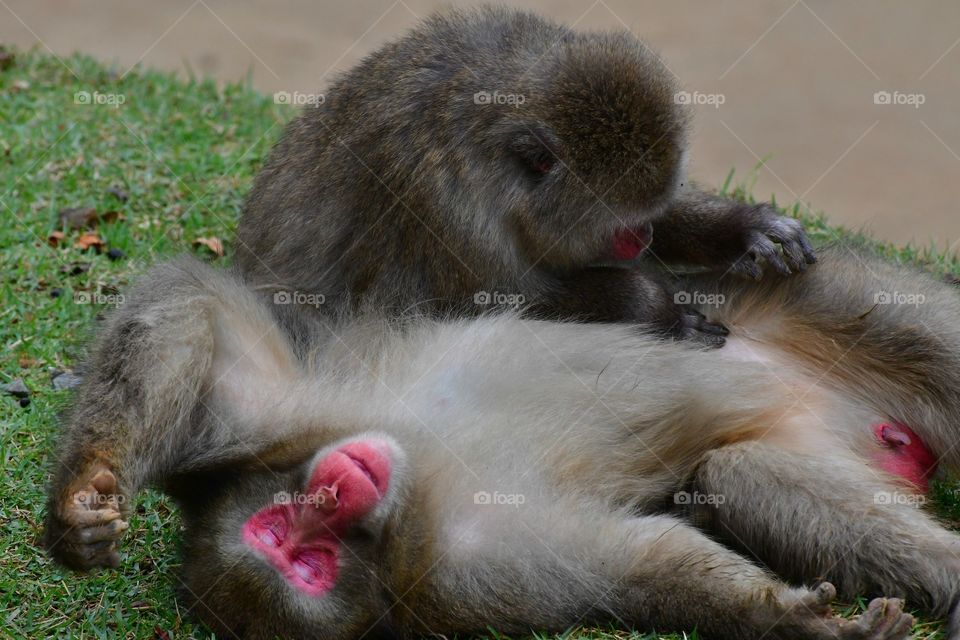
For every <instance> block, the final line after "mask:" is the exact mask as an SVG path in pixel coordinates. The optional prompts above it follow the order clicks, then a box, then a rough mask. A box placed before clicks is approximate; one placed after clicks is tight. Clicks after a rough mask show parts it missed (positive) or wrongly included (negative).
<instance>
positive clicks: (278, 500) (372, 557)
mask: <svg viewBox="0 0 960 640" xmlns="http://www.w3.org/2000/svg"><path fill="white" fill-rule="evenodd" d="M404 465H405V462H404V456H403V452H402V451H401V449H400V448H399V446H398V445H397V444H396V442H395V441H394V440H392V439H391V438H389V437H386V436H380V435H364V436H361V437H358V438H353V439H350V440H347V441H341V442H338V443H334V444H332V445H330V446H327V447H325V448H323V449H321V450H320V451H318V452H317V453H316V454H315V455H314V456H313V457H312V458H311V459H310V460H309V461H307V462H305V463H304V464H302V465H300V466H299V467H297V468H296V469H293V470H290V471H285V472H282V473H275V472H272V471H271V472H266V473H260V474H256V475H255V476H251V477H250V478H245V479H244V480H243V481H242V482H240V483H237V484H233V483H226V486H225V489H224V493H223V495H220V496H218V497H217V498H216V499H215V500H214V504H213V505H212V506H210V507H208V513H207V516H206V521H204V518H202V517H201V518H199V519H197V520H196V521H188V532H187V534H186V536H185V538H186V540H187V541H188V542H187V549H186V550H185V551H186V553H185V562H184V574H185V579H184V584H185V586H186V590H187V593H185V597H186V599H187V600H188V601H193V602H194V603H195V604H194V607H195V610H196V612H197V613H198V614H199V615H200V617H201V618H202V619H203V620H204V622H206V623H207V624H208V625H210V626H211V627H212V628H214V629H216V630H218V631H220V632H222V633H225V634H228V635H230V634H232V635H239V636H243V637H250V636H253V637H259V636H260V635H269V636H270V637H273V636H274V635H275V634H280V635H283V636H291V637H305V636H309V637H319V638H327V637H330V638H334V637H343V636H349V635H352V633H353V632H355V631H357V630H359V631H360V632H363V631H365V630H367V629H371V628H373V627H375V626H376V623H377V622H378V619H379V618H380V617H381V616H382V615H383V614H384V613H385V612H386V611H387V605H386V604H385V602H384V599H383V596H382V592H383V586H382V584H381V583H380V578H379V577H378V575H377V567H378V566H379V558H380V556H381V554H382V550H381V540H382V539H383V531H384V525H385V523H386V521H387V520H388V518H390V517H391V516H392V515H395V514H394V512H395V511H396V505H397V504H398V498H397V496H398V493H399V492H400V491H401V490H402V484H403V483H402V479H401V478H402V476H403V473H404V471H403V468H404ZM211 519H212V523H211V522H210V520H211ZM189 529H196V530H193V531H191V530H189Z"/></svg>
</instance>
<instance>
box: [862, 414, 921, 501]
mask: <svg viewBox="0 0 960 640" xmlns="http://www.w3.org/2000/svg"><path fill="white" fill-rule="evenodd" d="M872 429H873V435H874V437H876V439H877V442H878V443H879V444H880V449H878V451H877V453H876V454H875V456H874V459H875V460H876V461H877V464H878V465H879V466H880V468H881V469H883V470H884V471H886V472H887V473H890V474H892V475H895V476H897V477H900V478H903V479H904V480H906V481H907V482H909V483H911V484H913V485H914V486H916V487H917V489H918V490H919V491H922V492H924V493H926V492H927V491H928V490H929V488H930V485H929V479H930V476H931V475H933V472H934V471H936V470H937V459H936V457H934V455H933V453H931V451H930V449H928V448H927V446H926V445H925V444H924V443H923V441H922V440H921V439H920V436H918V435H917V434H916V433H914V432H913V430H912V429H911V428H910V427H908V426H906V425H903V424H900V423H899V422H893V423H887V422H881V423H879V424H875V425H873V427H872Z"/></svg>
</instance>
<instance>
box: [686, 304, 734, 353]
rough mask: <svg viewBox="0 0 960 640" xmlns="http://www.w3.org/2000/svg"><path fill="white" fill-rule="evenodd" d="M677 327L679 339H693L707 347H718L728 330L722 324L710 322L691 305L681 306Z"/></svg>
mask: <svg viewBox="0 0 960 640" xmlns="http://www.w3.org/2000/svg"><path fill="white" fill-rule="evenodd" d="M677 326H678V328H677V332H676V333H677V337H679V338H680V339H681V340H693V341H694V342H699V343H702V344H704V345H706V346H709V347H716V348H720V347H722V346H723V345H724V343H726V341H727V339H726V336H727V335H729V333H730V331H729V330H728V329H727V328H726V327H725V326H723V325H722V324H717V323H715V322H710V321H709V320H707V317H706V316H705V315H703V314H702V313H700V312H699V311H697V310H696V309H693V308H691V307H682V308H681V311H680V320H679V323H678V325H677Z"/></svg>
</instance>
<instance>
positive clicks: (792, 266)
mask: <svg viewBox="0 0 960 640" xmlns="http://www.w3.org/2000/svg"><path fill="white" fill-rule="evenodd" d="M741 206H742V207H744V210H743V212H742V214H741V215H738V216H735V218H734V219H736V220H739V221H740V223H739V224H741V225H742V227H741V228H740V229H738V230H737V231H736V235H737V236H738V238H737V240H736V241H735V242H734V245H735V246H734V247H733V250H734V251H736V255H735V256H733V262H732V264H731V266H730V271H731V272H733V273H736V274H739V275H742V276H746V277H750V278H754V279H759V278H760V276H761V275H763V270H762V268H761V267H760V264H759V262H760V261H761V259H762V260H763V261H764V262H766V263H767V264H768V265H770V266H771V267H773V269H774V270H776V271H777V272H778V273H780V274H782V275H790V274H791V273H793V272H794V271H804V270H806V268H807V265H808V264H813V263H814V262H816V261H817V257H816V254H815V253H814V251H813V247H812V246H811V244H810V241H809V240H808V239H807V234H806V232H804V230H803V226H802V225H801V224H800V223H799V222H798V221H797V220H794V219H793V218H787V217H785V216H781V215H780V214H779V213H778V212H777V210H776V209H775V208H774V207H773V206H772V205H770V204H766V203H764V204H759V205H741Z"/></svg>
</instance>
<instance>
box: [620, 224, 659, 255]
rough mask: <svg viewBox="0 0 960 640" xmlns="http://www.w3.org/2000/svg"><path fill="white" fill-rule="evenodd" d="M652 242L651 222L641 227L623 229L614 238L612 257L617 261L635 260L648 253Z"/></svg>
mask: <svg viewBox="0 0 960 640" xmlns="http://www.w3.org/2000/svg"><path fill="white" fill-rule="evenodd" d="M652 241H653V225H652V224H650V223H649V222H648V223H647V224H645V225H643V226H641V227H636V228H633V229H621V230H620V231H617V232H616V233H615V234H614V236H613V247H612V248H611V250H610V257H612V258H613V259H614V260H617V261H627V260H633V259H635V258H637V256H639V255H640V254H641V253H643V252H644V251H646V250H647V247H649V246H650V243H651V242H652Z"/></svg>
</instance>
